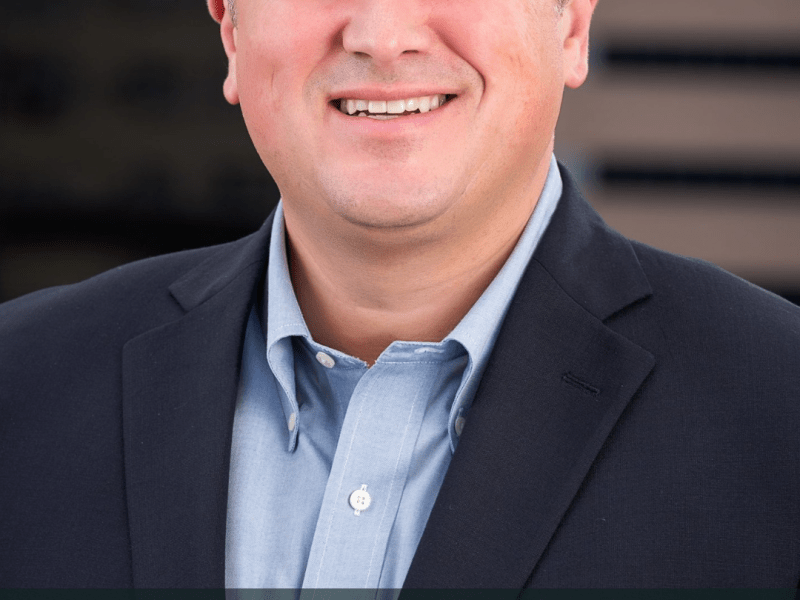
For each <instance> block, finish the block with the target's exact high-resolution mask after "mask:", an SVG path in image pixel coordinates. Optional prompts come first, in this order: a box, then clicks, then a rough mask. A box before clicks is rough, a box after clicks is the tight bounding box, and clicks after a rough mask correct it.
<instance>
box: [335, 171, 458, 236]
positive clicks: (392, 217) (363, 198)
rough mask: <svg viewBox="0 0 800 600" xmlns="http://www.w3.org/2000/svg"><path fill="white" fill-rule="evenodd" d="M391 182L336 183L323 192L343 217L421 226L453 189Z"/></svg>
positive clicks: (445, 205) (382, 225)
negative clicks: (347, 185)
mask: <svg viewBox="0 0 800 600" xmlns="http://www.w3.org/2000/svg"><path fill="white" fill-rule="evenodd" d="M405 183H406V185H399V186H391V187H389V188H388V189H387V185H386V182H381V183H377V184H376V185H375V189H365V186H363V185H361V186H357V189H353V188H352V187H351V188H347V189H345V188H343V187H339V186H336V187H335V188H334V189H331V188H328V189H327V190H326V193H325V196H326V197H327V199H328V203H329V205H330V206H331V209H332V210H333V212H334V213H336V214H338V215H339V216H340V217H342V218H343V219H344V220H346V221H348V222H349V223H352V224H354V225H358V226H361V227H366V228H370V229H393V228H405V229H409V228H415V227H421V226H424V225H426V224H428V223H431V222H432V221H435V220H436V219H437V218H439V217H441V216H442V215H443V214H444V213H446V212H447V211H448V210H449V209H450V207H451V206H452V204H453V198H454V197H455V195H454V194H453V193H452V191H445V190H443V189H441V187H443V186H436V185H433V186H431V185H420V186H413V185H412V186H409V185H407V184H408V182H407V181H406V182H405Z"/></svg>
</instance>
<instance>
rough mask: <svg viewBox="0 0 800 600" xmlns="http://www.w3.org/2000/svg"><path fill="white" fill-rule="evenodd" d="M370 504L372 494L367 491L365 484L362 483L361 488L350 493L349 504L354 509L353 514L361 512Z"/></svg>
mask: <svg viewBox="0 0 800 600" xmlns="http://www.w3.org/2000/svg"><path fill="white" fill-rule="evenodd" d="M370 504H372V496H370V495H369V492H367V484H366V483H365V484H362V485H361V489H358V490H356V491H355V492H353V493H352V494H350V506H352V507H353V509H354V510H355V515H356V516H358V515H360V514H361V511H362V510H367V509H368V508H369V505H370Z"/></svg>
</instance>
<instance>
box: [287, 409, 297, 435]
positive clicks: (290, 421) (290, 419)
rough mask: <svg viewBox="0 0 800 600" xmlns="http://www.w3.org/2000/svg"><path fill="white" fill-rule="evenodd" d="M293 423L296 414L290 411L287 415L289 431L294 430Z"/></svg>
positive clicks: (295, 423) (294, 422) (295, 421)
mask: <svg viewBox="0 0 800 600" xmlns="http://www.w3.org/2000/svg"><path fill="white" fill-rule="evenodd" d="M295 425H297V414H296V413H292V414H291V415H289V431H294V428H295Z"/></svg>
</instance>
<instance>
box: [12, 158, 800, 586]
mask: <svg viewBox="0 0 800 600" xmlns="http://www.w3.org/2000/svg"><path fill="white" fill-rule="evenodd" d="M563 176H564V181H565V189H564V195H563V198H562V201H561V203H560V205H559V207H558V209H557V211H556V213H555V215H554V217H553V220H552V222H551V224H550V226H549V228H548V230H547V232H546V233H545V235H544V237H543V239H542V241H541V243H540V245H539V248H538V249H537V251H536V253H535V255H534V257H533V259H532V260H531V262H530V264H529V266H528V268H527V270H526V272H525V274H524V276H523V279H522V281H521V284H520V286H519V289H518V291H517V293H516V296H515V298H514V300H513V303H512V305H511V308H510V310H509V313H508V316H507V317H506V319H505V322H504V324H503V327H502V330H501V332H500V335H499V338H498V340H497V343H496V346H495V348H494V351H493V353H492V356H491V359H490V362H489V365H488V367H487V369H486V371H485V374H484V376H483V379H482V382H481V385H480V389H479V390H478V392H477V396H476V398H475V402H474V405H473V408H472V410H471V413H470V419H469V423H468V424H467V426H466V427H465V429H464V433H463V435H462V437H461V440H460V443H459V446H458V449H457V451H456V453H455V455H454V457H453V461H452V463H451V466H450V468H449V470H448V472H447V475H446V477H445V480H444V483H443V485H442V488H441V491H440V493H439V496H438V498H437V500H436V504H435V506H434V508H433V512H432V514H431V516H430V519H429V521H428V524H427V528H426V529H425V533H424V535H423V537H422V540H421V542H420V545H419V548H418V550H417V553H416V556H415V558H414V561H413V563H412V565H411V568H410V571H409V573H408V577H407V579H406V586H408V587H412V588H413V587H446V588H451V587H491V588H523V587H526V586H533V587H573V588H574V587H585V586H589V587H620V586H622V587H783V588H793V587H795V586H796V585H797V582H798V578H799V577H800V510H799V509H798V503H799V502H800V310H798V308H796V307H794V306H793V305H790V304H789V303H787V302H785V301H783V300H781V299H779V298H778V297H776V296H774V295H772V294H769V293H767V292H765V291H763V290H761V289H759V288H757V287H755V286H752V285H750V284H748V283H746V282H744V281H742V280H740V279H738V278H736V277H733V276H732V275H730V274H727V273H725V272H723V271H721V270H720V269H717V268H716V267H713V266H711V265H709V264H707V263H704V262H701V261H697V260H691V259H685V258H680V257H676V256H673V255H670V254H667V253H664V252H661V251H658V250H655V249H653V248H649V247H647V246H645V245H643V244H639V243H636V242H632V241H630V240H628V239H626V238H624V237H623V236H621V235H620V234H618V233H616V232H614V231H612V230H611V229H609V228H608V227H607V226H606V225H605V224H604V223H603V222H602V220H601V219H600V218H599V217H598V216H597V214H596V213H595V212H594V211H593V210H592V209H591V208H590V207H589V205H588V204H587V203H586V202H585V201H584V200H583V199H582V198H581V197H580V195H579V193H578V191H577V190H576V189H575V186H574V184H573V183H572V181H571V180H570V178H569V176H568V175H567V174H566V173H563ZM269 231H270V221H269V220H268V222H267V223H266V224H265V225H264V226H263V227H262V228H261V229H260V230H259V231H258V232H257V233H255V234H253V235H251V236H249V237H247V238H244V239H242V240H239V241H237V242H233V243H230V244H226V245H223V246H218V247H212V248H203V249H199V250H192V251H187V252H182V253H178V254H172V255H168V256H162V257H157V258H153V259H149V260H146V261H142V262H137V263H134V264H130V265H127V266H124V267H120V268H118V269H115V270H113V271H110V272H107V273H105V274H103V275H100V276H98V277H95V278H93V279H90V280H88V281H85V282H83V283H79V284H76V285H72V286H66V287H59V288H53V289H48V290H44V291H40V292H37V293H35V294H32V295H29V296H26V297H23V298H20V299H17V300H14V301H12V302H10V303H6V304H4V305H2V306H0V586H2V587H9V586H10V587H15V586H59V587H69V586H81V587H83V586H97V587H127V586H136V587H173V586H183V587H222V586H223V584H224V542H225V516H226V501H227V492H228V490H227V484H228V468H229V462H230V461H229V455H230V448H231V430H232V422H233V412H234V402H235V397H236V390H237V378H238V374H239V365H240V357H241V350H242V342H243V334H244V329H245V323H246V318H247V314H248V310H249V307H250V305H251V303H252V302H253V301H254V298H255V296H256V293H257V290H258V288H259V287H261V285H262V282H263V280H264V279H263V278H264V269H265V265H266V253H267V248H268V236H269ZM276 518H280V515H276Z"/></svg>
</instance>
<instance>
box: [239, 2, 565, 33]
mask: <svg viewBox="0 0 800 600" xmlns="http://www.w3.org/2000/svg"><path fill="white" fill-rule="evenodd" d="M555 2H556V4H555V7H556V12H557V13H558V14H559V15H560V14H561V13H562V12H564V9H565V8H566V7H567V4H569V3H570V2H571V0H555ZM228 10H229V11H230V13H231V21H233V26H234V27H236V25H237V19H236V0H228Z"/></svg>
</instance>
